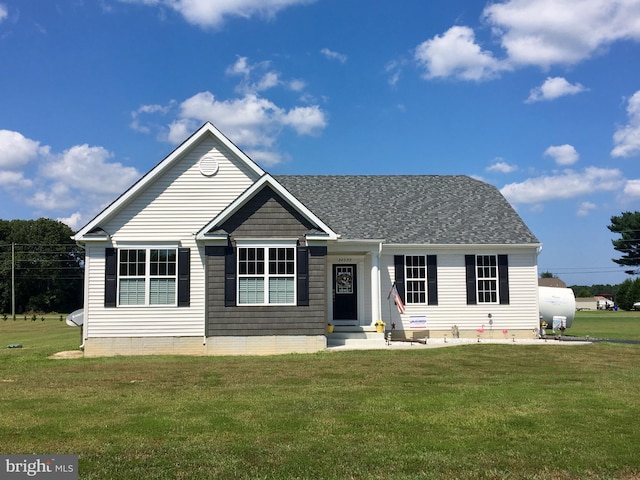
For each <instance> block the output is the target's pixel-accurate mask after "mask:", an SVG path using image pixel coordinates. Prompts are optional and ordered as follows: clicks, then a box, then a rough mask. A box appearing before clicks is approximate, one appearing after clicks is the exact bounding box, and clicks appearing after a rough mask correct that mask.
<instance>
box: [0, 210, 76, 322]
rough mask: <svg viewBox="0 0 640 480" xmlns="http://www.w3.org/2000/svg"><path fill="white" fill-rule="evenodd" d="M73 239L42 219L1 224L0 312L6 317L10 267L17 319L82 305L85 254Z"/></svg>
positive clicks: (59, 226)
mask: <svg viewBox="0 0 640 480" xmlns="http://www.w3.org/2000/svg"><path fill="white" fill-rule="evenodd" d="M72 235H73V231H72V230H71V229H70V228H69V227H68V226H67V225H65V224H64V223H62V222H58V221H55V220H51V219H47V218H39V219H38V220H11V221H7V220H0V312H10V311H11V264H12V261H13V262H14V268H15V298H16V313H21V312H25V311H60V312H65V311H71V310H75V309H76V308H78V307H79V306H81V305H82V288H83V266H84V252H83V250H82V249H81V248H80V247H78V246H77V245H76V244H75V242H74V241H73V240H72V239H71V236H72ZM12 245H14V248H13V249H12ZM12 250H13V252H12Z"/></svg>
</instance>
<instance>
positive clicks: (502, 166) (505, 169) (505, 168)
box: [487, 159, 518, 173]
mask: <svg viewBox="0 0 640 480" xmlns="http://www.w3.org/2000/svg"><path fill="white" fill-rule="evenodd" d="M516 170H518V167H517V166H516V165H509V164H508V163H507V162H504V161H502V160H501V159H498V160H496V161H495V162H494V163H493V164H491V165H490V166H488V167H487V171H488V172H497V173H512V172H515V171H516Z"/></svg>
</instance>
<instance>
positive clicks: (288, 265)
mask: <svg viewBox="0 0 640 480" xmlns="http://www.w3.org/2000/svg"><path fill="white" fill-rule="evenodd" d="M237 291H238V305H295V304H296V248H295V247H293V246H292V247H289V246H246V247H245V246H239V247H238V290H237Z"/></svg>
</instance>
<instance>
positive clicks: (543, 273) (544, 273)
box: [540, 272, 556, 278]
mask: <svg viewBox="0 0 640 480" xmlns="http://www.w3.org/2000/svg"><path fill="white" fill-rule="evenodd" d="M540 278H556V276H555V275H554V274H553V273H551V272H542V273H541V274H540Z"/></svg>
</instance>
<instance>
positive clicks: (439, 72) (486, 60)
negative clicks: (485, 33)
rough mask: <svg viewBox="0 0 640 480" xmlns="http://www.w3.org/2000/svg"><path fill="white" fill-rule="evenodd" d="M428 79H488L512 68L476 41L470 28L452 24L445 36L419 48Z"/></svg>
mask: <svg viewBox="0 0 640 480" xmlns="http://www.w3.org/2000/svg"><path fill="white" fill-rule="evenodd" d="M414 58H415V60H416V62H417V63H418V65H420V66H421V67H423V68H424V69H425V73H424V75H423V76H424V77H425V78H437V77H449V76H455V77H458V78H460V79H462V80H485V79H488V78H492V77H494V76H496V74H498V73H499V72H500V71H502V70H504V69H506V68H508V67H507V65H506V64H504V63H502V62H500V61H499V60H497V59H496V58H494V56H493V54H492V53H491V52H489V51H486V50H482V49H481V48H480V46H479V45H477V44H476V43H475V34H474V33H473V30H472V29H471V28H469V27H464V26H455V27H451V28H450V29H449V30H447V31H446V32H445V33H443V34H442V35H436V36H435V37H434V38H432V39H430V40H427V41H425V42H423V43H421V44H420V45H418V47H417V48H416V50H415V56H414Z"/></svg>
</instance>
